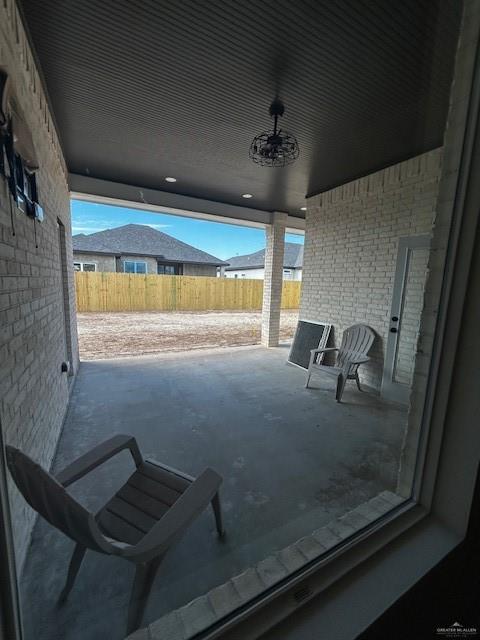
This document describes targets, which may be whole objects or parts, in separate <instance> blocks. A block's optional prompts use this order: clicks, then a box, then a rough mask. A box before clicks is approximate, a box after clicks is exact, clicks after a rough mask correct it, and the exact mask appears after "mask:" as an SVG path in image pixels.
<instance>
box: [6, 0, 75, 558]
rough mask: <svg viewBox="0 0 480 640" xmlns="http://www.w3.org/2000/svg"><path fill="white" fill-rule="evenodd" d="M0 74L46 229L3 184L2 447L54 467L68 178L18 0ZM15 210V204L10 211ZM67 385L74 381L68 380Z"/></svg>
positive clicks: (21, 541)
mask: <svg viewBox="0 0 480 640" xmlns="http://www.w3.org/2000/svg"><path fill="white" fill-rule="evenodd" d="M0 66H2V67H4V68H6V70H7V71H8V73H9V75H10V76H11V77H12V78H13V81H14V85H15V90H16V94H17V98H18V101H19V103H20V105H21V107H22V109H23V112H24V114H25V117H26V120H27V122H28V124H29V127H30V130H31V132H32V135H33V141H34V145H35V149H36V152H37V156H38V159H39V163H40V169H39V171H38V174H37V182H38V189H39V199H40V203H41V205H42V206H43V208H44V211H45V220H44V222H42V223H40V224H37V240H38V248H36V246H35V241H34V232H33V222H32V220H31V219H29V218H27V217H26V216H25V215H24V214H22V213H20V212H18V211H17V210H16V209H15V208H14V210H13V218H14V227H15V235H13V233H12V226H11V220H10V214H11V212H10V202H11V200H10V196H9V193H8V190H7V187H6V184H5V183H4V181H3V180H1V179H0V284H1V289H0V362H1V366H0V421H1V428H2V432H3V437H4V440H5V442H6V443H7V444H12V445H14V446H17V447H19V448H21V449H22V450H23V451H25V452H26V453H28V454H30V455H31V456H32V457H34V458H35V460H37V461H38V462H40V463H41V464H42V465H44V466H45V467H47V468H49V467H50V464H51V461H52V458H53V455H54V452H55V448H56V445H57V441H58V437H59V434H60V430H61V426H62V421H63V418H64V415H65V411H66V407H67V403H68V396H69V379H68V378H67V375H66V374H64V373H61V371H60V366H61V363H62V361H64V360H66V359H67V342H66V332H65V320H64V305H63V290H64V287H65V291H67V292H68V295H69V307H70V323H71V331H70V335H71V345H70V348H71V353H72V355H73V358H72V359H73V360H74V363H73V364H74V366H76V365H77V363H78V348H77V343H76V319H75V297H74V289H73V287H74V282H73V269H72V262H73V258H72V248H71V241H70V236H71V231H70V202H69V193H68V188H67V182H66V170H65V165H64V162H63V158H62V153H61V149H60V146H59V143H58V140H57V137H56V133H55V128H54V126H53V123H52V119H51V116H50V114H49V112H48V108H47V103H46V100H45V96H44V94H43V91H42V85H41V82H40V79H39V76H38V73H37V71H36V69H35V65H34V62H33V57H32V54H31V52H30V49H29V47H28V44H27V40H26V37H25V34H24V31H23V29H22V25H21V21H20V18H19V16H18V12H17V9H16V6H15V4H14V2H13V1H12V0H4V1H3V2H1V3H0ZM12 206H13V203H12ZM57 219H60V220H61V221H62V223H63V225H64V227H65V231H66V238H67V247H66V254H67V262H68V267H69V270H68V272H67V273H66V274H65V277H63V275H62V270H61V261H60V241H59V229H58V223H57ZM70 381H71V378H70ZM10 490H11V491H10V495H11V511H12V518H13V526H14V537H15V543H16V552H17V561H18V565H19V567H21V566H22V564H23V560H24V557H25V552H26V548H27V545H28V542H29V538H30V533H31V529H32V525H33V522H34V517H35V515H34V512H33V511H32V510H31V509H30V507H28V506H27V505H26V503H25V501H24V500H23V498H22V497H21V496H20V495H19V494H18V492H17V490H16V489H15V488H14V487H13V483H11V482H10Z"/></svg>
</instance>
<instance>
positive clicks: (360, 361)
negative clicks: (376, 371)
mask: <svg viewBox="0 0 480 640" xmlns="http://www.w3.org/2000/svg"><path fill="white" fill-rule="evenodd" d="M369 360H370V358H369V357H368V356H358V357H355V358H354V359H353V360H348V363H349V364H363V363H364V362H368V361H369Z"/></svg>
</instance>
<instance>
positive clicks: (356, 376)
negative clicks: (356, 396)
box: [355, 371, 362, 391]
mask: <svg viewBox="0 0 480 640" xmlns="http://www.w3.org/2000/svg"><path fill="white" fill-rule="evenodd" d="M355 382H356V383H357V387H358V390H359V391H361V390H362V387H361V386H360V378H359V377H358V371H355Z"/></svg>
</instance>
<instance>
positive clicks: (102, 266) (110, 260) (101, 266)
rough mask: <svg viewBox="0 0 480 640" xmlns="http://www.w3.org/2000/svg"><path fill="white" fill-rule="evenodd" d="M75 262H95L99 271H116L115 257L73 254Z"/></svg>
mask: <svg viewBox="0 0 480 640" xmlns="http://www.w3.org/2000/svg"><path fill="white" fill-rule="evenodd" d="M73 261H74V262H94V263H95V264H96V265H97V271H115V256H105V255H102V254H91V253H77V252H76V251H75V253H74V254H73Z"/></svg>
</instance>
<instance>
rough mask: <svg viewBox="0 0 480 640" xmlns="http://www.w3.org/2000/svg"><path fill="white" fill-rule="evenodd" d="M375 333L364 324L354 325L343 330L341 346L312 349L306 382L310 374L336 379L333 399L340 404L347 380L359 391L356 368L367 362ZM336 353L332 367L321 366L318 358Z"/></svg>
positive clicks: (307, 382) (308, 380)
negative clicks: (351, 381) (353, 383)
mask: <svg viewBox="0 0 480 640" xmlns="http://www.w3.org/2000/svg"><path fill="white" fill-rule="evenodd" d="M374 338H375V333H374V332H373V329H371V328H370V327H367V325H365V324H354V325H352V326H351V327H348V329H345V331H344V332H343V336H342V344H341V345H340V347H328V348H327V349H312V350H311V351H310V362H309V365H308V373H307V381H306V383H305V387H307V389H308V384H309V382H310V378H311V376H312V373H315V372H318V373H326V374H328V375H331V376H334V377H335V378H336V379H337V390H336V394H335V398H336V400H337V402H341V400H342V395H343V390H344V389H345V384H346V382H347V380H355V381H356V383H357V387H358V390H359V391H361V390H362V388H361V387H360V380H359V378H358V367H359V366H360V365H361V364H363V363H364V362H368V360H369V357H368V356H367V353H368V352H369V351H370V347H371V346H372V343H373V340H374ZM333 351H337V357H336V360H335V364H334V365H331V366H330V365H326V364H323V363H322V361H321V360H320V358H321V357H322V356H323V354H325V353H329V352H333Z"/></svg>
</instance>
